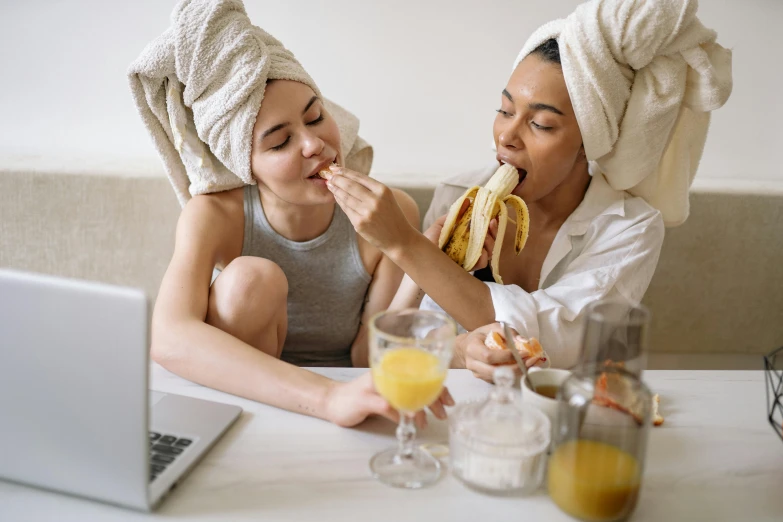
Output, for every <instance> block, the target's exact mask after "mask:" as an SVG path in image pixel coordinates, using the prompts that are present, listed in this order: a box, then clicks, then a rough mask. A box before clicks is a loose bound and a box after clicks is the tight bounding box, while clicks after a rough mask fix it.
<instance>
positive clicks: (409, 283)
mask: <svg viewBox="0 0 783 522" xmlns="http://www.w3.org/2000/svg"><path fill="white" fill-rule="evenodd" d="M424 295H425V294H424V290H422V289H421V287H420V286H419V285H417V284H416V282H415V281H414V280H413V279H411V278H410V276H409V275H407V274H405V277H403V278H402V282H400V287H399V288H398V289H397V293H396V294H395V295H394V299H393V300H392V302H391V304H390V305H389V310H402V309H404V308H418V307H419V305H421V300H422V299H424Z"/></svg>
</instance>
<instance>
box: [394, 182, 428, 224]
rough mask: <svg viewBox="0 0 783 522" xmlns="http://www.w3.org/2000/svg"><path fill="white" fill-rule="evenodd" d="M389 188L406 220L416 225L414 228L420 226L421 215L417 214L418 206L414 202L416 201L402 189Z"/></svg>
mask: <svg viewBox="0 0 783 522" xmlns="http://www.w3.org/2000/svg"><path fill="white" fill-rule="evenodd" d="M391 190H392V194H394V199H396V200H397V204H398V205H399V206H400V208H401V209H402V212H403V214H405V217H406V218H407V219H408V222H409V223H410V224H411V225H413V226H414V227H416V230H419V229H420V226H421V216H420V215H419V206H418V205H417V204H416V201H415V200H414V199H413V198H412V197H411V195H410V194H408V193H407V192H405V191H404V190H401V189H398V188H393V189H391Z"/></svg>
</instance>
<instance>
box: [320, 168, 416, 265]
mask: <svg viewBox="0 0 783 522" xmlns="http://www.w3.org/2000/svg"><path fill="white" fill-rule="evenodd" d="M329 170H330V171H331V172H332V176H331V177H330V178H329V180H328V181H327V183H326V186H327V187H328V188H329V190H330V191H331V192H332V194H334V199H335V200H336V201H337V204H338V205H340V208H342V209H343V211H344V212H345V214H346V215H347V216H348V219H350V220H351V224H353V227H354V228H355V229H356V231H357V232H358V233H359V234H361V236H362V237H363V238H364V239H365V240H367V241H368V242H369V243H370V244H372V245H373V246H375V247H376V248H378V249H379V250H380V251H382V252H384V253H385V254H387V255H388V252H389V251H390V250H395V249H400V248H403V247H404V245H405V244H406V243H407V242H408V241H409V240H410V238H411V237H412V235H413V234H417V231H416V229H414V228H413V227H412V226H411V225H410V223H408V219H407V218H406V217H405V214H403V212H402V209H401V208H400V206H399V205H398V204H397V200H396V199H395V197H394V193H393V192H392V189H390V188H389V187H387V186H386V185H384V184H383V183H380V182H379V181H376V180H374V179H372V178H370V177H369V176H365V175H363V174H359V173H358V172H354V171H352V170H350V169H346V168H344V167H336V166H332V167H330V169H329ZM390 257H391V256H390Z"/></svg>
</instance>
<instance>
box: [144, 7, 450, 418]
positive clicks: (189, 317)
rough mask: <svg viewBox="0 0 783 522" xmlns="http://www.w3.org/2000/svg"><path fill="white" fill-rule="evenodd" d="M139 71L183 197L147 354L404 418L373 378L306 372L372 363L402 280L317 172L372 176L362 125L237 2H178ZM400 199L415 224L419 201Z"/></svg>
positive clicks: (147, 111) (234, 388)
mask: <svg viewBox="0 0 783 522" xmlns="http://www.w3.org/2000/svg"><path fill="white" fill-rule="evenodd" d="M129 76H130V81H131V89H132V92H133V95H134V99H135V101H136V105H137V107H138V109H139V112H140V114H141V116H142V119H143V120H144V123H145V125H146V127H147V130H148V131H149V132H150V134H151V135H152V138H153V141H154V144H155V146H156V148H157V149H158V152H159V153H160V155H161V157H162V159H163V161H164V165H165V168H166V172H167V174H168V176H169V179H170V181H171V183H172V185H173V187H174V190H175V192H176V193H177V196H178V198H179V201H180V203H181V204H182V205H183V210H182V214H181V215H180V218H179V222H178V224H177V233H176V243H175V248H174V255H173V258H172V260H171V262H170V264H169V267H168V269H167V270H166V274H165V276H164V278H163V282H162V283H161V286H160V291H159V293H158V297H157V301H156V304H155V310H154V313H153V318H152V343H151V353H152V357H153V359H154V360H155V361H157V362H158V363H160V364H161V365H162V366H164V367H165V368H167V369H168V370H170V371H172V372H174V373H176V374H178V375H180V376H182V377H184V378H186V379H188V380H191V381H194V382H197V383H200V384H203V385H206V386H210V387H212V388H216V389H219V390H222V391H225V392H229V393H233V394H235V395H239V396H242V397H246V398H249V399H253V400H256V401H259V402H263V403H267V404H271V405H273V406H277V407H280V408H284V409H287V410H290V411H294V412H299V413H304V414H307V415H312V416H315V417H320V418H323V419H326V420H329V421H332V422H334V423H336V424H339V425H342V426H353V425H356V424H358V423H360V422H362V421H363V420H364V419H365V418H366V417H367V416H368V415H372V414H378V415H383V416H386V417H388V418H390V419H392V420H394V421H395V422H396V421H398V420H399V418H398V414H397V412H396V411H394V410H393V409H392V408H391V406H390V405H389V404H388V403H387V402H386V401H385V400H384V399H383V398H382V397H380V395H378V394H377V393H376V392H375V389H374V387H373V384H372V379H371V374H370V373H369V372H367V373H366V374H365V375H363V376H362V377H360V378H358V379H356V380H354V381H351V382H336V381H333V380H330V379H327V378H326V377H323V376H321V375H319V374H317V373H314V372H311V371H308V370H305V369H303V368H301V367H300V366H352V365H356V366H367V358H368V355H367V350H368V347H367V326H366V325H367V323H368V321H367V319H368V318H369V316H371V315H372V314H374V313H375V312H377V311H381V310H383V309H385V308H386V307H387V306H388V305H389V303H390V301H391V299H392V297H393V296H394V293H395V291H396V290H397V287H398V286H399V283H400V280H401V278H402V271H401V270H400V269H399V268H397V267H396V266H395V265H394V264H393V263H392V262H391V261H390V260H389V259H388V258H387V257H386V256H384V255H383V253H382V252H381V251H380V250H378V249H377V248H375V247H374V246H372V245H371V244H370V243H368V242H367V241H365V240H364V239H362V238H361V237H359V236H358V235H357V233H356V232H355V231H354V229H353V227H352V226H351V224H350V222H349V221H348V219H347V218H346V216H345V214H344V213H343V212H342V210H341V209H340V208H339V207H338V206H337V205H335V200H334V197H333V196H332V194H331V193H330V192H329V191H328V190H327V189H326V186H325V181H324V180H323V179H322V178H321V177H319V175H318V173H319V171H321V170H323V169H325V168H327V167H328V166H329V165H331V164H332V163H337V164H340V165H349V166H351V167H352V168H354V169H357V170H362V171H364V172H366V171H368V170H369V163H370V160H371V153H370V152H369V151H368V146H367V145H366V143H364V142H363V141H362V140H361V139H360V138H359V137H358V136H357V130H358V120H357V119H356V118H355V117H354V116H353V115H351V114H350V113H348V112H347V111H345V110H344V109H342V108H340V107H339V106H336V105H335V104H331V103H330V102H328V101H327V100H325V99H324V98H323V97H322V96H321V94H320V92H319V90H318V88H317V86H316V85H315V83H314V82H313V80H312V78H310V76H309V75H308V74H307V72H305V70H304V69H303V68H302V66H301V65H300V64H299V62H298V61H297V60H296V59H295V58H294V56H293V55H292V54H291V53H290V52H289V51H288V50H286V49H285V47H283V45H282V44H281V43H280V42H279V41H277V40H276V39H274V38H273V37H272V36H270V35H269V34H267V33H265V32H264V31H263V30H261V29H260V28H258V27H255V26H253V25H251V23H250V21H249V19H248V17H247V14H246V13H245V9H244V6H243V5H242V2H241V1H239V0H183V1H181V2H179V3H178V4H177V6H176V7H175V9H174V12H173V14H172V25H171V27H170V28H169V29H167V30H166V31H165V32H164V33H163V34H162V35H161V36H160V37H159V38H157V39H156V40H154V41H153V42H151V43H150V44H149V45H148V46H147V47H146V48H145V49H144V51H143V52H142V54H141V56H140V57H139V58H138V59H137V60H136V61H135V62H134V63H133V64H131V67H130V71H129ZM391 196H392V198H393V199H394V201H395V205H398V206H397V209H398V210H400V216H402V219H403V220H405V223H406V224H408V225H409V226H411V227H414V228H413V229H414V230H415V227H417V226H418V221H419V216H418V210H417V208H416V206H415V203H414V202H413V200H412V199H411V198H410V197H409V196H407V195H405V194H403V193H401V192H398V191H394V192H392V193H391ZM214 268H217V269H218V270H219V272H220V273H219V275H217V277H216V278H215V279H214V281H212V277H213V269H214ZM444 404H445V405H451V404H453V401H452V399H451V397H450V395H449V393H448V390H444V392H443V393H442V395H441V396H440V398H439V399H437V400H436V401H435V403H433V404H432V405H431V406H430V409H431V410H432V412H433V413H434V414H435V415H436V416H437V417H439V418H444V417H445V415H446V414H445V410H444V407H443V406H444ZM425 419H426V417H425V415H424V414H423V413H422V412H419V414H418V415H417V423H418V424H420V425H421V424H423V423H425V422H426V420H425Z"/></svg>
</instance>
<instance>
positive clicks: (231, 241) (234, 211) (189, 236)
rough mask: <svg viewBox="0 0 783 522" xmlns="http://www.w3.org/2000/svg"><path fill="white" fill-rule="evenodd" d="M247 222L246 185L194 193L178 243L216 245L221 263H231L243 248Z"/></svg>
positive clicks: (182, 219)
mask: <svg viewBox="0 0 783 522" xmlns="http://www.w3.org/2000/svg"><path fill="white" fill-rule="evenodd" d="M244 223H245V209H244V198H243V189H242V188H237V189H233V190H227V191H225V192H217V193H214V194H204V195H200V196H194V197H193V198H191V199H190V201H188V202H187V204H186V205H185V207H184V208H183V209H182V214H180V217H179V221H178V223H177V246H178V247H180V246H185V247H187V246H196V245H201V246H204V247H207V248H208V247H212V248H213V249H214V252H216V254H217V258H218V262H219V264H220V265H224V264H228V262H230V261H231V260H232V259H233V258H235V257H238V256H239V255H240V253H241V251H242V241H243V239H244V229H245V227H244ZM183 244H184V245H183Z"/></svg>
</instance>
